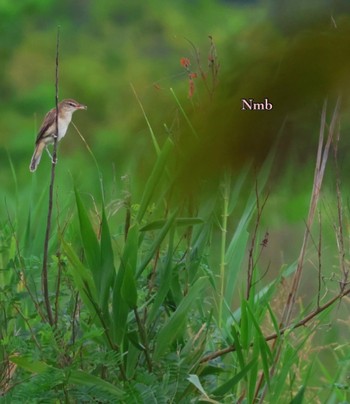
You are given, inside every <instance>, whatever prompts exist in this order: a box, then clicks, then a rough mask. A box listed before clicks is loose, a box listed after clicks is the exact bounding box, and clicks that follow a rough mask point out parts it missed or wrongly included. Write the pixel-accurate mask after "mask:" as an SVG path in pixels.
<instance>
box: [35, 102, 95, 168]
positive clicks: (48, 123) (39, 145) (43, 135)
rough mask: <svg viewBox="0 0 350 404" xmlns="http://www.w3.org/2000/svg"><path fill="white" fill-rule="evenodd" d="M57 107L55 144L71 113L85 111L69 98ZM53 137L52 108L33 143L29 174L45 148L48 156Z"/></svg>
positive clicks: (70, 118)
mask: <svg viewBox="0 0 350 404" xmlns="http://www.w3.org/2000/svg"><path fill="white" fill-rule="evenodd" d="M57 107H58V134H57V135H58V136H57V142H59V141H60V140H61V139H62V138H63V137H64V136H65V134H66V132H67V129H68V126H69V124H70V122H71V120H72V115H73V112H75V111H77V110H78V109H87V106H86V105H83V104H80V103H79V102H77V101H75V100H73V99H71V98H68V99H66V100H63V101H61V102H59V103H58V105H57ZM55 136H56V108H52V109H51V110H50V111H49V112H48V113H47V114H46V115H45V118H44V121H43V123H42V124H41V127H40V129H39V133H38V135H37V138H36V141H35V149H34V154H33V157H32V159H31V162H30V165H29V170H30V171H31V172H34V171H35V170H36V169H37V167H38V165H39V162H40V159H41V155H42V152H43V150H44V149H45V148H46V150H47V152H48V153H49V155H50V152H49V151H48V149H47V146H48V145H49V144H52V143H54V142H55ZM50 157H51V155H50ZM51 159H52V157H51Z"/></svg>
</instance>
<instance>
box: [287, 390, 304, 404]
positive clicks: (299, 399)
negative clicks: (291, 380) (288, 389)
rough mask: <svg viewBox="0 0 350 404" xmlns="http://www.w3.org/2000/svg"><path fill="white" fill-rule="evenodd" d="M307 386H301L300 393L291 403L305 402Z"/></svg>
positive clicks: (299, 403)
mask: <svg viewBox="0 0 350 404" xmlns="http://www.w3.org/2000/svg"><path fill="white" fill-rule="evenodd" d="M304 394H305V386H301V387H300V389H299V391H298V393H297V394H296V395H295V396H294V397H293V398H292V400H291V402H290V404H303V399H304Z"/></svg>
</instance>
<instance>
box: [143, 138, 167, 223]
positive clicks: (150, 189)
mask: <svg viewBox="0 0 350 404" xmlns="http://www.w3.org/2000/svg"><path fill="white" fill-rule="evenodd" d="M173 147H174V143H173V142H172V140H171V139H170V138H168V139H167V140H166V142H165V144H164V146H163V148H162V151H161V152H160V154H159V156H158V158H157V161H156V163H155V165H154V168H153V170H152V173H151V175H150V177H149V179H148V181H147V183H146V186H145V190H144V192H143V195H142V199H141V203H140V208H139V211H138V214H137V218H136V220H137V222H138V223H141V222H142V219H143V216H144V214H145V213H146V211H147V208H148V206H149V204H150V202H151V199H152V196H153V194H154V191H155V189H156V188H157V186H158V184H159V181H160V179H161V177H162V176H163V174H164V172H165V166H166V164H167V162H168V157H169V155H170V152H171V151H172V149H173Z"/></svg>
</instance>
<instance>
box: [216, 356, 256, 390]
mask: <svg viewBox="0 0 350 404" xmlns="http://www.w3.org/2000/svg"><path fill="white" fill-rule="evenodd" d="M256 362H257V361H256V359H253V360H252V361H251V362H249V363H248V364H247V365H246V366H245V367H244V368H243V369H242V370H241V371H240V372H238V373H237V374H236V375H235V376H233V377H232V378H231V379H230V380H228V381H227V382H225V383H224V384H222V385H221V386H219V387H218V388H216V389H215V390H214V391H213V392H212V394H213V395H214V396H217V397H222V396H224V395H225V394H226V393H228V392H229V391H230V390H231V389H233V387H234V386H236V385H237V384H238V383H239V382H240V381H241V380H242V379H243V378H244V377H246V376H247V375H248V372H249V371H250V370H251V369H252V367H253V366H255V365H256Z"/></svg>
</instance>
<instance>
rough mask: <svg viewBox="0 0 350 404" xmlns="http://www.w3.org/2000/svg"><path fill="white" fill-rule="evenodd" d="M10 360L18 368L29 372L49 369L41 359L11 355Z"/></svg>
mask: <svg viewBox="0 0 350 404" xmlns="http://www.w3.org/2000/svg"><path fill="white" fill-rule="evenodd" d="M10 361H11V362H12V363H15V364H16V365H17V366H19V367H20V368H22V369H24V370H26V371H28V372H31V373H38V374H40V373H43V372H46V371H47V370H49V369H50V366H49V365H48V364H47V363H45V362H42V361H35V360H32V359H31V358H28V357H25V356H18V355H12V356H10Z"/></svg>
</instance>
